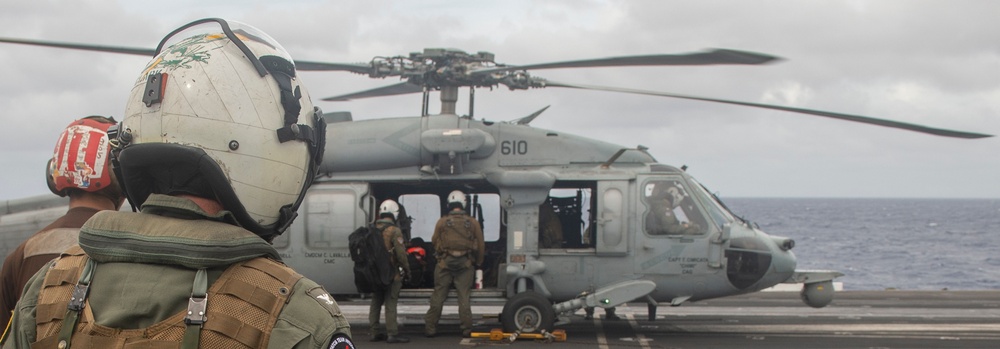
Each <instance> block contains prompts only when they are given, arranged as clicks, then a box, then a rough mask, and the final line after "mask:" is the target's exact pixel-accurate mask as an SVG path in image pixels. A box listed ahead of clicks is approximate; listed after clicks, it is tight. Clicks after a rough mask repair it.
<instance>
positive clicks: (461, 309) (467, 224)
mask: <svg viewBox="0 0 1000 349" xmlns="http://www.w3.org/2000/svg"><path fill="white" fill-rule="evenodd" d="M465 205H466V201H465V194H464V193H462V192H461V191H458V190H455V191H452V192H451V193H450V194H448V209H449V212H448V214H447V215H445V216H444V217H441V219H439V220H438V221H437V224H436V225H435V226H434V235H433V236H432V237H431V243H432V244H434V251H435V252H434V253H435V254H436V257H437V265H436V267H435V268H434V293H432V294H431V307H430V309H427V315H426V316H424V331H425V332H424V333H425V334H426V335H427V337H434V336H436V335H437V323H438V320H439V319H440V318H441V308H442V306H443V305H444V301H445V298H447V297H448V289H449V288H450V287H451V286H452V285H454V286H455V293H457V294H458V318H459V321H460V322H461V325H460V326H461V330H462V336H463V337H468V336H469V335H470V334H471V333H472V305H471V304H470V303H469V294H470V292H472V283H473V281H475V280H474V279H475V270H476V268H478V267H479V266H480V265H482V264H483V258H485V256H486V242H485V241H483V229H482V228H481V227H480V226H479V222H477V221H476V220H475V219H474V218H472V217H471V216H469V215H468V214H466V213H465Z"/></svg>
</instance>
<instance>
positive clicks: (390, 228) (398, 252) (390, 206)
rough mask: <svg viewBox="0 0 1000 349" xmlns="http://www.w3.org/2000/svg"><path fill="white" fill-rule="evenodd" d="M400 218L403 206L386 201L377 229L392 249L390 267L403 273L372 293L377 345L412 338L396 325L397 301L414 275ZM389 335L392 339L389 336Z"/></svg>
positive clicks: (370, 313) (370, 318) (371, 312)
mask: <svg viewBox="0 0 1000 349" xmlns="http://www.w3.org/2000/svg"><path fill="white" fill-rule="evenodd" d="M398 216H399V204H397V203H396V201H393V200H385V201H383V202H382V204H381V205H379V209H378V217H379V218H378V220H376V221H375V228H376V229H378V231H379V232H381V233H382V242H383V243H384V244H385V249H386V250H389V256H390V260H389V262H390V265H392V267H393V269H395V270H399V271H400V272H401V273H402V275H401V274H400V273H396V275H395V276H393V279H392V285H389V287H388V288H386V289H384V290H376V291H375V292H373V293H372V302H371V305H370V307H369V308H368V324H369V325H370V326H371V327H370V328H371V336H372V337H371V340H372V341H373V342H377V341H382V340H384V341H386V343H408V342H409V341H410V339H409V338H406V337H404V336H401V335H399V326H398V324H397V323H396V302H397V301H398V300H399V290H400V289H401V288H403V280H402V276H403V275H406V276H407V277H411V275H410V264H409V261H407V259H406V244H405V241H403V232H402V231H400V230H399V227H398V226H396V219H397V218H398ZM382 304H385V328H382V326H381V325H380V324H379V315H381V313H382ZM387 334H388V336H386V335H387Z"/></svg>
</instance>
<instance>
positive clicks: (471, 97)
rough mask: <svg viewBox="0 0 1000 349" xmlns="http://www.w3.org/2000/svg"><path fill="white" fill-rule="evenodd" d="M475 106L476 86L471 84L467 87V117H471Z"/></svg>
mask: <svg viewBox="0 0 1000 349" xmlns="http://www.w3.org/2000/svg"><path fill="white" fill-rule="evenodd" d="M475 106H476V87H475V86H472V87H469V119H472V116H473V115H474V113H475V112H476V108H475Z"/></svg>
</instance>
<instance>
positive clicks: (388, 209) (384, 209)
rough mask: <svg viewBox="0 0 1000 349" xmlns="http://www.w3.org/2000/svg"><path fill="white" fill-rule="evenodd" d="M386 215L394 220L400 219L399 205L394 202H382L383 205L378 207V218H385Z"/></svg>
mask: <svg viewBox="0 0 1000 349" xmlns="http://www.w3.org/2000/svg"><path fill="white" fill-rule="evenodd" d="M386 215H389V216H392V219H393V220H396V218H398V217H399V204H397V203H396V202H395V201H393V200H385V201H382V204H381V205H379V206H378V216H379V217H385V216H386Z"/></svg>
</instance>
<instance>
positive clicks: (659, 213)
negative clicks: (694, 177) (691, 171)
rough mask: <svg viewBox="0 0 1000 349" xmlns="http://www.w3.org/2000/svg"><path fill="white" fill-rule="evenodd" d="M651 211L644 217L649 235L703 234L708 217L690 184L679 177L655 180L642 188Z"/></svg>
mask: <svg viewBox="0 0 1000 349" xmlns="http://www.w3.org/2000/svg"><path fill="white" fill-rule="evenodd" d="M643 199H644V201H645V203H646V206H647V207H648V208H649V211H647V213H646V217H645V221H646V224H645V227H646V233H647V234H649V235H700V234H704V233H705V232H706V227H707V225H706V223H707V222H706V220H705V216H704V215H702V212H701V210H700V209H699V207H698V205H697V204H696V203H695V201H694V199H693V198H692V197H691V194H690V192H689V190H688V187H687V185H686V184H685V183H684V182H682V181H680V180H652V181H649V182H647V183H646V184H645V186H644V187H643Z"/></svg>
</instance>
